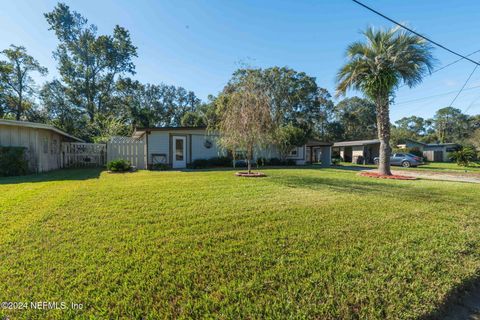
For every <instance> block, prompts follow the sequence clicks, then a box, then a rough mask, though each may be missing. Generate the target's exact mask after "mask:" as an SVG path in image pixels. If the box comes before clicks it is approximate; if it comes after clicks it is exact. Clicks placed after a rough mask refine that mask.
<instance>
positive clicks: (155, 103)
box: [113, 78, 200, 128]
mask: <svg viewBox="0 0 480 320" xmlns="http://www.w3.org/2000/svg"><path fill="white" fill-rule="evenodd" d="M113 100H114V105H115V107H114V109H115V110H116V112H117V114H122V115H123V117H124V118H125V119H127V120H128V121H127V123H129V124H130V126H131V127H132V128H134V127H152V126H180V125H181V123H182V119H183V117H184V116H185V114H190V113H195V112H196V111H197V109H199V106H200V99H198V98H197V97H196V96H195V93H193V92H192V91H187V90H185V89H184V88H182V87H175V86H167V85H164V84H160V85H153V84H142V83H140V82H139V81H134V80H132V79H130V78H125V79H120V80H119V81H118V82H117V84H116V94H115V97H114V98H113Z"/></svg>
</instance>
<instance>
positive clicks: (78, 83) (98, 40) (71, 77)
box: [45, 3, 137, 123]
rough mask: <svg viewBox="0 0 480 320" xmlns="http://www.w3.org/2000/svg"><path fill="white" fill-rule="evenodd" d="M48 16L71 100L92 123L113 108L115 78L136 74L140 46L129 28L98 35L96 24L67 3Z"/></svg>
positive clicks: (47, 14)
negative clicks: (72, 9)
mask: <svg viewBox="0 0 480 320" xmlns="http://www.w3.org/2000/svg"><path fill="white" fill-rule="evenodd" d="M45 18H46V19H47V22H48V24H49V25H50V30H53V31H54V32H55V35H56V36H57V38H58V40H59V45H58V47H57V50H56V51H55V52H54V57H55V59H56V60H57V61H58V63H59V66H58V71H59V73H60V76H61V80H62V82H63V84H64V85H65V87H66V88H67V91H66V92H67V94H68V96H69V100H70V102H71V103H73V104H75V105H76V106H78V107H80V108H81V109H82V110H83V111H84V112H86V114H87V115H88V118H89V121H90V123H93V121H94V120H95V116H96V115H97V114H101V113H105V114H107V113H108V112H109V111H110V108H111V98H112V96H113V95H112V93H113V90H114V88H115V82H116V80H117V79H118V78H119V77H120V76H121V75H124V74H134V73H135V65H134V63H133V61H132V59H133V58H134V57H136V56H137V48H136V47H135V46H134V45H133V44H132V42H131V39H130V34H129V32H128V31H127V30H126V29H124V28H122V27H120V26H118V25H117V26H115V28H114V30H113V35H97V27H96V26H95V25H92V24H90V25H89V24H88V20H87V19H86V18H84V17H83V16H82V15H81V14H79V13H78V12H75V11H71V10H70V8H69V7H68V6H67V5H66V4H64V3H58V4H57V6H56V7H55V8H54V10H53V11H52V12H49V13H46V14H45Z"/></svg>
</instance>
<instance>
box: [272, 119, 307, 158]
mask: <svg viewBox="0 0 480 320" xmlns="http://www.w3.org/2000/svg"><path fill="white" fill-rule="evenodd" d="M272 141H273V142H274V143H275V145H276V147H277V150H278V152H279V153H280V157H281V158H282V160H285V159H286V158H287V156H288V155H289V154H290V152H291V151H292V149H293V148H295V147H298V146H301V145H304V144H305V143H306V142H307V137H305V133H304V131H303V130H302V129H301V128H299V127H295V126H294V125H293V124H291V123H290V124H287V125H284V126H280V127H278V128H276V130H275V131H274V135H273V137H272Z"/></svg>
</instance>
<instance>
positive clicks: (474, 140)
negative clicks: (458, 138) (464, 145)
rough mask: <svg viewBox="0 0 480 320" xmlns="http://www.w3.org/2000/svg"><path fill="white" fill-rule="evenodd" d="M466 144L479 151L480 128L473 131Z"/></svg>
mask: <svg viewBox="0 0 480 320" xmlns="http://www.w3.org/2000/svg"><path fill="white" fill-rule="evenodd" d="M468 142H469V143H470V144H471V145H473V146H474V147H475V148H476V149H477V150H480V128H479V129H476V130H475V131H473V133H472V134H471V135H470V138H469V140H468Z"/></svg>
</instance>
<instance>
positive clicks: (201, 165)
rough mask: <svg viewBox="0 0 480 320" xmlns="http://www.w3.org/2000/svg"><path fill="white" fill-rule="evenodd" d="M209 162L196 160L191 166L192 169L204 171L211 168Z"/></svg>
mask: <svg viewBox="0 0 480 320" xmlns="http://www.w3.org/2000/svg"><path fill="white" fill-rule="evenodd" d="M209 164H210V163H209V161H208V160H207V159H195V160H193V161H192V163H191V164H190V167H191V168H192V169H204V168H208V167H209Z"/></svg>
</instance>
